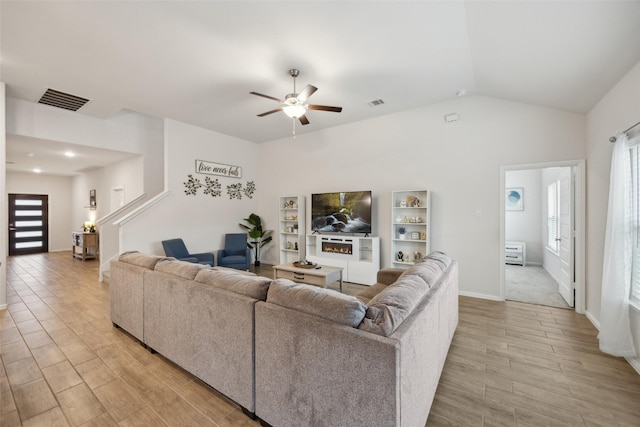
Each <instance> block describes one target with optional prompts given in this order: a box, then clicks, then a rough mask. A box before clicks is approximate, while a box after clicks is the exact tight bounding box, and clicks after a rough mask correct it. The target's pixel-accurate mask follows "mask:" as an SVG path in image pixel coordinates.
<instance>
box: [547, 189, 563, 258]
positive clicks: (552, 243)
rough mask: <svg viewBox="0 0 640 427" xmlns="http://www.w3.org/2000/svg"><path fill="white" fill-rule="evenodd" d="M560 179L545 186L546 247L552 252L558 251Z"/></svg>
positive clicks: (556, 252) (557, 252)
mask: <svg viewBox="0 0 640 427" xmlns="http://www.w3.org/2000/svg"><path fill="white" fill-rule="evenodd" d="M559 207H560V181H554V182H552V183H551V184H549V187H548V188H547V248H548V249H549V250H550V251H551V252H553V253H554V254H556V255H557V254H559V253H560V212H559Z"/></svg>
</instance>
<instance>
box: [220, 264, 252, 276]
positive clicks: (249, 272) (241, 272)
mask: <svg viewBox="0 0 640 427" xmlns="http://www.w3.org/2000/svg"><path fill="white" fill-rule="evenodd" d="M211 269H212V270H218V271H228V272H230V273H236V274H244V275H245V276H255V275H256V273H252V272H251V271H246V270H238V269H237V268H231V267H222V266H220V265H216V266H215V267H211Z"/></svg>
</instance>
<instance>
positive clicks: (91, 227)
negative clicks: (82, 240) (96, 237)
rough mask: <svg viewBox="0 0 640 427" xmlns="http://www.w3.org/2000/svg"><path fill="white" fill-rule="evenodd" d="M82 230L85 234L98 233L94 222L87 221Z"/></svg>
mask: <svg viewBox="0 0 640 427" xmlns="http://www.w3.org/2000/svg"><path fill="white" fill-rule="evenodd" d="M82 228H83V230H84V231H85V232H89V233H95V232H96V225H95V224H94V223H93V222H90V221H85V222H84V223H83V224H82Z"/></svg>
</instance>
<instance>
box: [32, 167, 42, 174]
mask: <svg viewBox="0 0 640 427" xmlns="http://www.w3.org/2000/svg"><path fill="white" fill-rule="evenodd" d="M33 172H34V173H40V172H42V170H41V169H38V168H35V169H34V170H33Z"/></svg>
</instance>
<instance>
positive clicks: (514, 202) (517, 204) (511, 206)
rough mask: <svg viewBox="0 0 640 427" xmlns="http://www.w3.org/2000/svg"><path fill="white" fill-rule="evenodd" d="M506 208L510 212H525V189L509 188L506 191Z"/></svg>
mask: <svg viewBox="0 0 640 427" xmlns="http://www.w3.org/2000/svg"><path fill="white" fill-rule="evenodd" d="M504 207H505V210H508V211H523V210H524V189H522V188H507V189H505V198H504Z"/></svg>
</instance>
